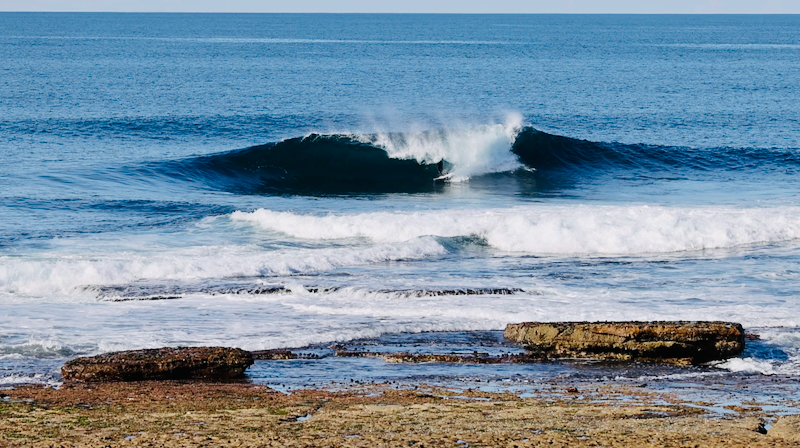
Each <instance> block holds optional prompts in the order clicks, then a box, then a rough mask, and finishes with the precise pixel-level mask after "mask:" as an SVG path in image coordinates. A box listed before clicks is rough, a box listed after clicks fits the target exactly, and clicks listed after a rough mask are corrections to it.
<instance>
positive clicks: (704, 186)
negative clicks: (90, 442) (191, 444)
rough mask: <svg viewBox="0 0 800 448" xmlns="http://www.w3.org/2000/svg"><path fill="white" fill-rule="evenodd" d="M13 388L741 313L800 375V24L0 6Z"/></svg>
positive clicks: (775, 368) (777, 359)
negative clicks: (153, 360) (142, 360)
mask: <svg viewBox="0 0 800 448" xmlns="http://www.w3.org/2000/svg"><path fill="white" fill-rule="evenodd" d="M0 61H2V63H0V385H10V384H16V383H19V382H43V383H48V382H57V381H58V380H59V377H58V374H57V371H58V367H60V364H61V363H63V361H64V360H66V359H69V358H72V357H75V356H80V355H91V354H97V353H101V352H106V351H112V350H125V349H134V348H145V347H161V346H179V345H224V346H236V347H241V348H245V349H270V348H284V347H302V346H306V345H309V344H327V343H333V342H336V341H349V340H355V339H361V338H377V337H381V336H386V335H392V334H404V333H419V332H433V331H452V332H464V331H472V330H478V331H490V330H501V329H503V328H504V326H505V325H506V324H508V323H511V322H522V321H568V320H588V321H598V320H726V321H736V322H741V323H742V324H743V325H744V326H745V327H746V329H747V331H748V332H753V333H757V334H759V335H760V336H761V343H760V344H759V345H758V349H755V350H749V351H748V352H747V353H745V355H744V356H743V357H741V358H739V359H736V360H732V361H728V362H726V363H723V364H720V365H717V366H716V368H718V369H719V371H720V372H722V374H727V373H726V372H730V374H731V375H733V374H734V373H735V372H747V373H750V374H757V375H797V374H799V373H800V16H635V15H634V16H613V15H611V16H588V15H587V16H582V15H577V16H576V15H533V16H528V15H347V14H344V15H325V14H319V15H317V14H314V15H291V14H290V15H271V14H245V15H238V14H66V13H65V14H61V13H58V14H56V13H53V14H48V13H30V14H29V13H0Z"/></svg>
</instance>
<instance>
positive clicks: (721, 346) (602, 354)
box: [504, 322, 744, 365]
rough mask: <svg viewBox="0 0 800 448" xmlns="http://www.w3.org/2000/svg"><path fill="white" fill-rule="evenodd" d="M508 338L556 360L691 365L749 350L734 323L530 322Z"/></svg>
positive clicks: (509, 331)
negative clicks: (572, 359)
mask: <svg viewBox="0 0 800 448" xmlns="http://www.w3.org/2000/svg"><path fill="white" fill-rule="evenodd" d="M504 336H505V337H506V338H507V339H511V340H513V341H517V342H521V343H523V344H525V345H526V348H527V349H528V350H531V351H533V352H537V353H542V354H544V355H546V356H548V357H551V358H600V359H618V360H625V361H630V360H640V361H656V362H669V363H673V364H680V365H688V364H699V363H703V362H708V361H714V360H719V359H726V358H730V357H733V356H736V355H738V354H740V353H741V352H742V351H743V350H744V329H743V328H742V326H741V325H740V324H737V323H731V322H554V323H540V322H524V323H519V324H509V325H508V326H507V327H506V331H505V334H504Z"/></svg>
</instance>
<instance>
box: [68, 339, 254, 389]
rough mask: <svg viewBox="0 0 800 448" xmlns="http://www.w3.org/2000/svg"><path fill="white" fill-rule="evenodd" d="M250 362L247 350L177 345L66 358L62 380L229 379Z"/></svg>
mask: <svg viewBox="0 0 800 448" xmlns="http://www.w3.org/2000/svg"><path fill="white" fill-rule="evenodd" d="M252 364H253V356H252V355H251V354H250V352H247V351H244V350H241V349H238V348H226V347H177V348H157V349H146V350H131V351H125V352H114V353H106V354H103V355H97V356H91V357H86V358H76V359H73V360H71V361H68V362H67V363H66V364H64V367H62V368H61V375H62V376H63V377H64V380H65V381H85V382H103V381H145V380H180V379H207V380H217V379H232V378H237V377H240V376H242V375H243V374H244V371H245V370H246V369H247V368H248V367H249V366H250V365H252Z"/></svg>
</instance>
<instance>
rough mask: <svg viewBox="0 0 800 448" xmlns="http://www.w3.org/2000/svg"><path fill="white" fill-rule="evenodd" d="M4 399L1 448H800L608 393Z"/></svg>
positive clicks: (218, 392)
mask: <svg viewBox="0 0 800 448" xmlns="http://www.w3.org/2000/svg"><path fill="white" fill-rule="evenodd" d="M0 396H3V398H2V401H0V446H33V447H51V446H59V447H61V446H63V447H78V446H81V447H116V446H163V447H184V446H197V447H201V446H202V447H212V446H213V447H220V446H222V447H259V446H270V447H271V446H275V447H277V446H322V447H341V446H345V447H372V446H403V447H408V446H413V447H439V446H448V447H453V446H504V447H514V446H517V447H527V446H548V447H572V446H637V447H663V446H681V447H683V446H689V447H716V446H726V447H730V446H741V447H784V446H792V447H796V446H800V437H799V436H798V435H797V434H800V431H798V428H800V426H798V420H796V419H795V420H793V418H792V417H789V418H787V417H778V419H777V423H775V424H774V426H772V427H770V425H771V424H772V423H773V422H775V417H776V416H775V415H773V414H770V412H769V411H766V410H764V409H767V406H766V405H767V404H766V403H756V402H752V403H748V404H747V405H744V406H730V407H729V409H728V410H729V411H730V412H728V413H726V414H719V413H714V412H710V411H709V410H707V409H703V407H702V406H703V405H704V404H703V403H700V402H699V403H685V402H683V403H679V401H678V400H674V399H672V398H671V397H670V396H669V395H668V394H658V393H654V392H652V391H649V390H648V389H646V388H641V389H637V388H624V387H619V386H608V385H598V387H596V388H593V389H592V390H576V389H569V390H568V389H559V388H554V389H551V390H548V391H542V392H539V393H535V394H531V396H529V397H528V396H526V398H520V397H519V396H517V395H515V394H512V393H485V392H478V391H474V390H466V391H455V390H443V389H436V388H428V387H425V386H424V385H420V386H417V387H416V389H415V388H403V389H398V388H395V387H393V386H392V385H389V384H366V385H356V386H353V387H349V388H347V389H345V390H340V391H324V390H302V391H293V392H292V393H291V394H288V395H287V394H285V393H281V392H278V391H275V390H272V389H270V388H268V387H265V386H261V385H254V384H248V383H232V384H214V383H188V382H140V383H109V384H93V385H87V384H79V385H63V386H62V387H61V388H60V389H52V388H45V387H41V386H23V387H18V388H16V389H15V390H6V391H0ZM798 414H800V410H798ZM765 423H766V427H767V428H768V429H769V431H768V432H767V433H766V434H764V432H765V426H764V425H765Z"/></svg>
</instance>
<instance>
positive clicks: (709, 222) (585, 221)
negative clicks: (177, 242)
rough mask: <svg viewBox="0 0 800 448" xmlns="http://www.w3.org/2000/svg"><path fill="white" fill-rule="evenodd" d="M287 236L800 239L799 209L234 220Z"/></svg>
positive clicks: (612, 243) (610, 209) (628, 245)
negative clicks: (250, 223)
mask: <svg viewBox="0 0 800 448" xmlns="http://www.w3.org/2000/svg"><path fill="white" fill-rule="evenodd" d="M231 219H233V220H234V221H246V222H252V223H255V224H257V225H258V226H260V227H262V228H264V229H269V230H273V231H278V232H282V233H284V234H286V235H289V236H292V237H296V238H304V239H316V240H332V239H344V238H368V239H370V240H372V241H374V242H380V243H388V242H401V241H407V240H411V239H413V238H418V237H421V236H440V237H457V236H473V237H479V238H482V239H484V240H485V241H486V243H487V244H489V245H490V246H493V247H495V248H497V249H500V250H504V251H510V252H528V253H532V254H565V255H566V254H620V255H624V254H647V253H668V252H680V251H695V250H703V249H716V248H729V247H735V246H740V245H747V244H769V243H777V242H783V241H789V240H794V239H797V238H800V208H797V207H776V208H725V207H704V208H682V207H662V206H593V205H580V206H550V205H537V206H525V207H515V208H510V209H487V210H476V209H465V210H453V209H450V210H445V211H420V212H371V213H359V214H328V215H323V216H318V215H304V214H296V213H290V212H276V211H271V210H266V209H259V210H256V211H254V212H251V213H245V212H234V213H233V214H232V215H231Z"/></svg>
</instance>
